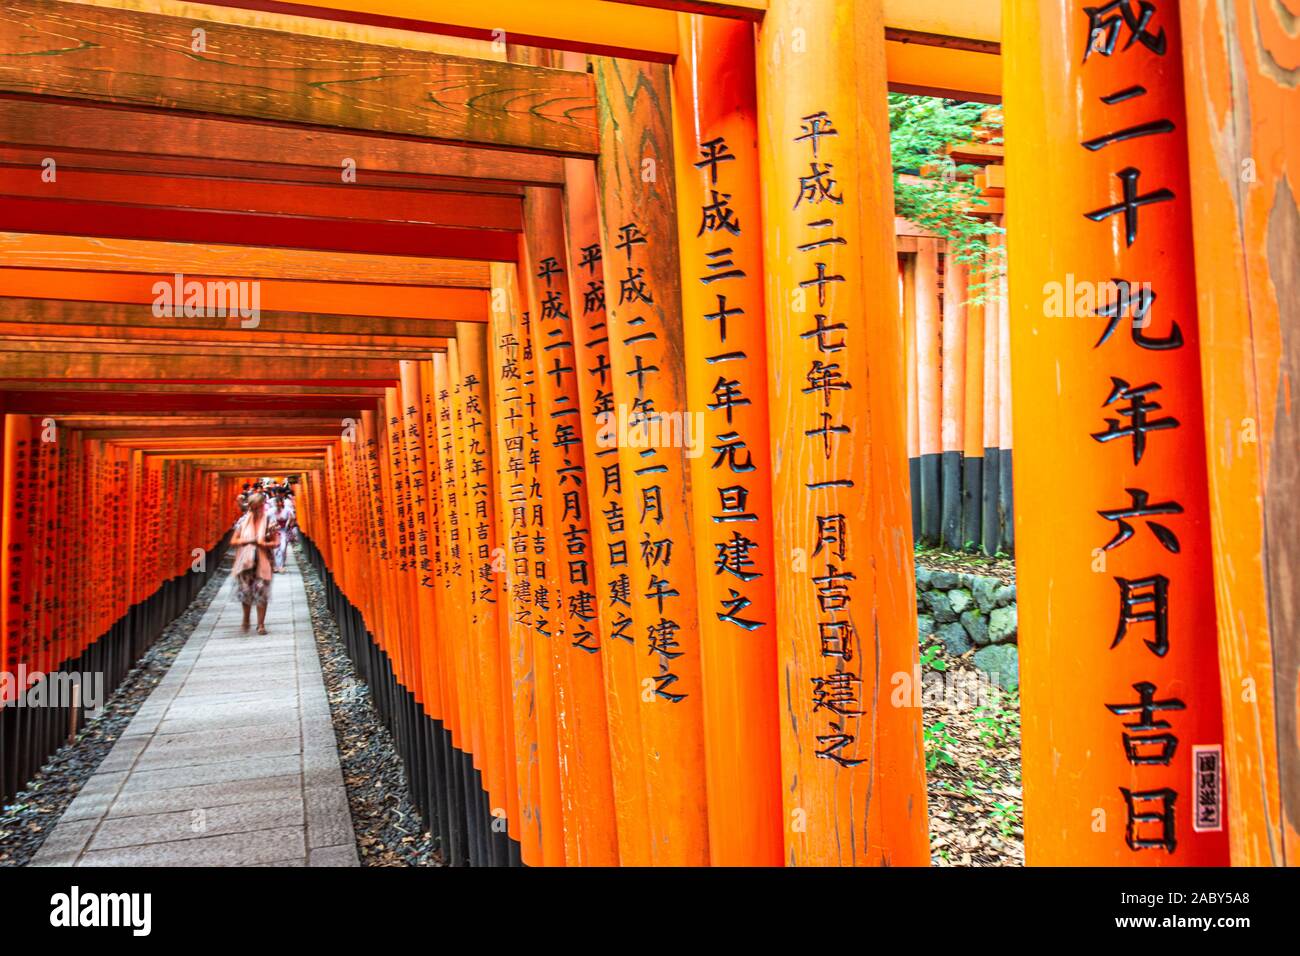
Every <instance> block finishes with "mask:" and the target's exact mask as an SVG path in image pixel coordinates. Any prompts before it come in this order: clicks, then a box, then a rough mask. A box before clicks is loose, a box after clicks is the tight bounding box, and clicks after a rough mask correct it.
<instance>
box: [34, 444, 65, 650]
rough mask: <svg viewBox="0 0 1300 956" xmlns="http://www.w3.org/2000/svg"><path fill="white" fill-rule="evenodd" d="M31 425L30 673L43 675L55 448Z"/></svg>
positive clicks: (48, 644)
mask: <svg viewBox="0 0 1300 956" xmlns="http://www.w3.org/2000/svg"><path fill="white" fill-rule="evenodd" d="M33 425H34V426H35V427H36V429H37V430H36V432H34V434H33V435H32V443H31V462H32V467H31V470H30V472H29V475H30V481H29V482H28V488H29V489H30V497H29V506H28V512H27V513H28V524H27V533H28V541H29V542H30V547H31V554H32V558H33V561H34V563H33V567H32V570H33V574H32V576H31V578H30V580H29V585H30V591H29V594H30V597H29V599H28V606H29V607H30V608H31V612H32V617H31V620H32V626H33V632H32V637H33V654H32V660H33V663H34V665H35V666H34V668H33V670H34V671H35V672H38V673H41V674H46V673H48V672H49V671H50V670H52V668H53V665H54V664H55V663H56V662H53V661H51V660H50V657H51V627H50V624H51V620H52V615H51V614H50V604H49V600H50V591H49V585H50V565H51V564H52V557H51V546H52V545H53V543H54V542H53V540H52V539H51V537H50V535H49V531H48V529H47V524H48V522H49V521H50V490H49V482H50V473H51V470H52V468H53V458H54V456H55V455H56V454H57V453H58V448H57V446H56V445H55V444H54V443H53V442H52V441H49V440H47V439H48V435H49V426H48V425H46V424H44V422H42V420H41V419H39V418H37V419H33Z"/></svg>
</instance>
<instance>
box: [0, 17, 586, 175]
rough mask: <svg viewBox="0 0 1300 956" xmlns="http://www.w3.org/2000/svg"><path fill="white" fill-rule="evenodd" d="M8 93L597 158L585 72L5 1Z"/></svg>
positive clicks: (2, 82) (0, 56)
mask: <svg viewBox="0 0 1300 956" xmlns="http://www.w3.org/2000/svg"><path fill="white" fill-rule="evenodd" d="M195 29H203V30H204V31H205V35H206V47H207V48H206V50H205V51H204V53H203V54H202V55H201V56H196V55H195V54H194V53H193V52H192V50H191V44H192V42H193V37H192V32H193V31H194V30H195ZM37 58H39V59H40V69H33V67H32V65H31V64H32V62H33V60H35V59H37ZM0 91H4V92H8V93H16V94H34V95H41V96H51V97H60V98H68V99H72V100H88V101H96V102H105V103H113V104H116V105H121V106H128V107H133V108H143V109H156V110H157V109H161V110H178V111H182V112H187V113H192V114H201V115H202V114H207V115H223V116H234V117H241V118H245V119H255V120H263V121H269V122H279V123H288V124H293V125H302V126H311V127H319V128H327V129H348V130H353V131H360V132H367V133H373V134H380V135H391V136H406V137H415V138H419V139H423V140H433V141H441V142H452V143H464V144H471V145H487V146H495V147H500V148H505V149H518V150H527V151H530V152H541V153H550V154H553V155H576V156H592V155H594V154H595V153H596V135H595V105H594V98H593V89H592V83H591V78H590V77H589V76H587V75H586V74H585V73H575V72H567V71H563V70H549V69H542V68H538V67H531V66H524V65H521V64H515V63H507V62H503V61H497V60H475V59H470V58H468V57H457V56H447V55H442V54H436V53H429V52H424V51H417V50H403V49H399V48H395V47H385V46H379V45H375V44H365V43H355V42H351V41H347V40H335V39H330V38H325V37H307V36H301V35H294V34H286V33H279V32H276V31H272V30H259V29H253V28H249V27H243V26H233V25H226V24H222V25H220V26H219V27H217V26H214V24H213V23H212V22H211V21H209V20H196V19H191V18H186V17H177V16H163V15H159V14H154V13H142V12H138V11H135V10H118V9H111V8H108V7H99V6H89V5H82V4H69V3H60V2H57V0H8V2H6V4H5V6H4V7H3V8H2V9H0Z"/></svg>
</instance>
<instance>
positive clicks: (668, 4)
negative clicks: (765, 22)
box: [601, 0, 767, 23]
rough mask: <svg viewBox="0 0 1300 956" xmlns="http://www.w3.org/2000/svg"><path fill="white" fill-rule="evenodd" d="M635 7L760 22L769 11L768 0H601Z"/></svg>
mask: <svg viewBox="0 0 1300 956" xmlns="http://www.w3.org/2000/svg"><path fill="white" fill-rule="evenodd" d="M601 2H602V3H620V4H624V5H626V6H634V7H653V8H654V9H656V10H667V11H669V12H670V13H698V14H701V15H703V16H709V17H727V18H729V19H733V20H748V21H750V22H751V23H758V22H759V21H761V20H762V19H763V14H764V13H766V12H767V0H601Z"/></svg>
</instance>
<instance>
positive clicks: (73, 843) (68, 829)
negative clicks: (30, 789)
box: [32, 818, 99, 866]
mask: <svg viewBox="0 0 1300 956" xmlns="http://www.w3.org/2000/svg"><path fill="white" fill-rule="evenodd" d="M98 825H99V820H98V819H97V818H96V819H91V820H70V821H68V822H67V823H64V822H63V821H62V820H60V821H59V825H58V826H56V827H55V828H54V832H53V833H51V834H50V835H49V836H48V837H46V838H45V842H44V843H42V844H41V848H40V850H39V851H38V852H37V853H36V856H35V857H33V858H32V865H33V866H69V865H71V863H72V861H73V860H75V859H76V858H77V854H79V853H81V852H82V850H84V849H85V846H86V844H87V843H88V842H90V838H91V836H93V835H94V833H95V827H96V826H98Z"/></svg>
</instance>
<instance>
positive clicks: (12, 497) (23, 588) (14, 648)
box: [0, 415, 33, 783]
mask: <svg viewBox="0 0 1300 956" xmlns="http://www.w3.org/2000/svg"><path fill="white" fill-rule="evenodd" d="M31 441H32V430H31V419H30V418H29V417H27V416H26V415H5V416H4V514H3V521H4V526H3V531H2V532H0V533H2V535H3V539H2V542H0V578H3V581H4V605H3V612H4V622H3V634H4V638H3V639H4V656H3V658H0V663H3V666H4V671H5V673H6V674H10V675H13V676H12V677H11V679H10V680H9V681H7V682H6V688H7V690H8V691H9V693H8V695H7V699H5V700H0V706H3V705H7V704H12V703H13V701H14V698H15V696H16V695H17V694H18V693H20V692H22V691H23V690H24V689H25V688H24V687H21V686H19V681H18V677H17V675H18V669H19V667H20V666H22V665H24V664H26V663H27V660H28V656H29V653H30V651H29V646H28V641H27V627H28V625H27V618H28V617H29V613H30V612H29V609H28V604H27V579H28V578H29V577H30V576H31V575H32V573H33V571H32V570H30V569H31V568H32V558H31V542H30V540H29V538H28V511H29V510H30V508H31V504H30V498H29V497H28V488H27V481H28V472H29V470H30V468H31ZM13 743H16V741H15V742H13ZM16 758H17V751H16V750H11V751H9V753H8V754H6V759H7V760H8V761H9V766H8V767H7V769H6V771H5V773H6V779H7V780H9V781H11V782H13V783H21V782H25V781H16V780H15V778H14V776H13V774H14V773H15V771H16V764H15V763H14V761H15V760H16Z"/></svg>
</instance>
